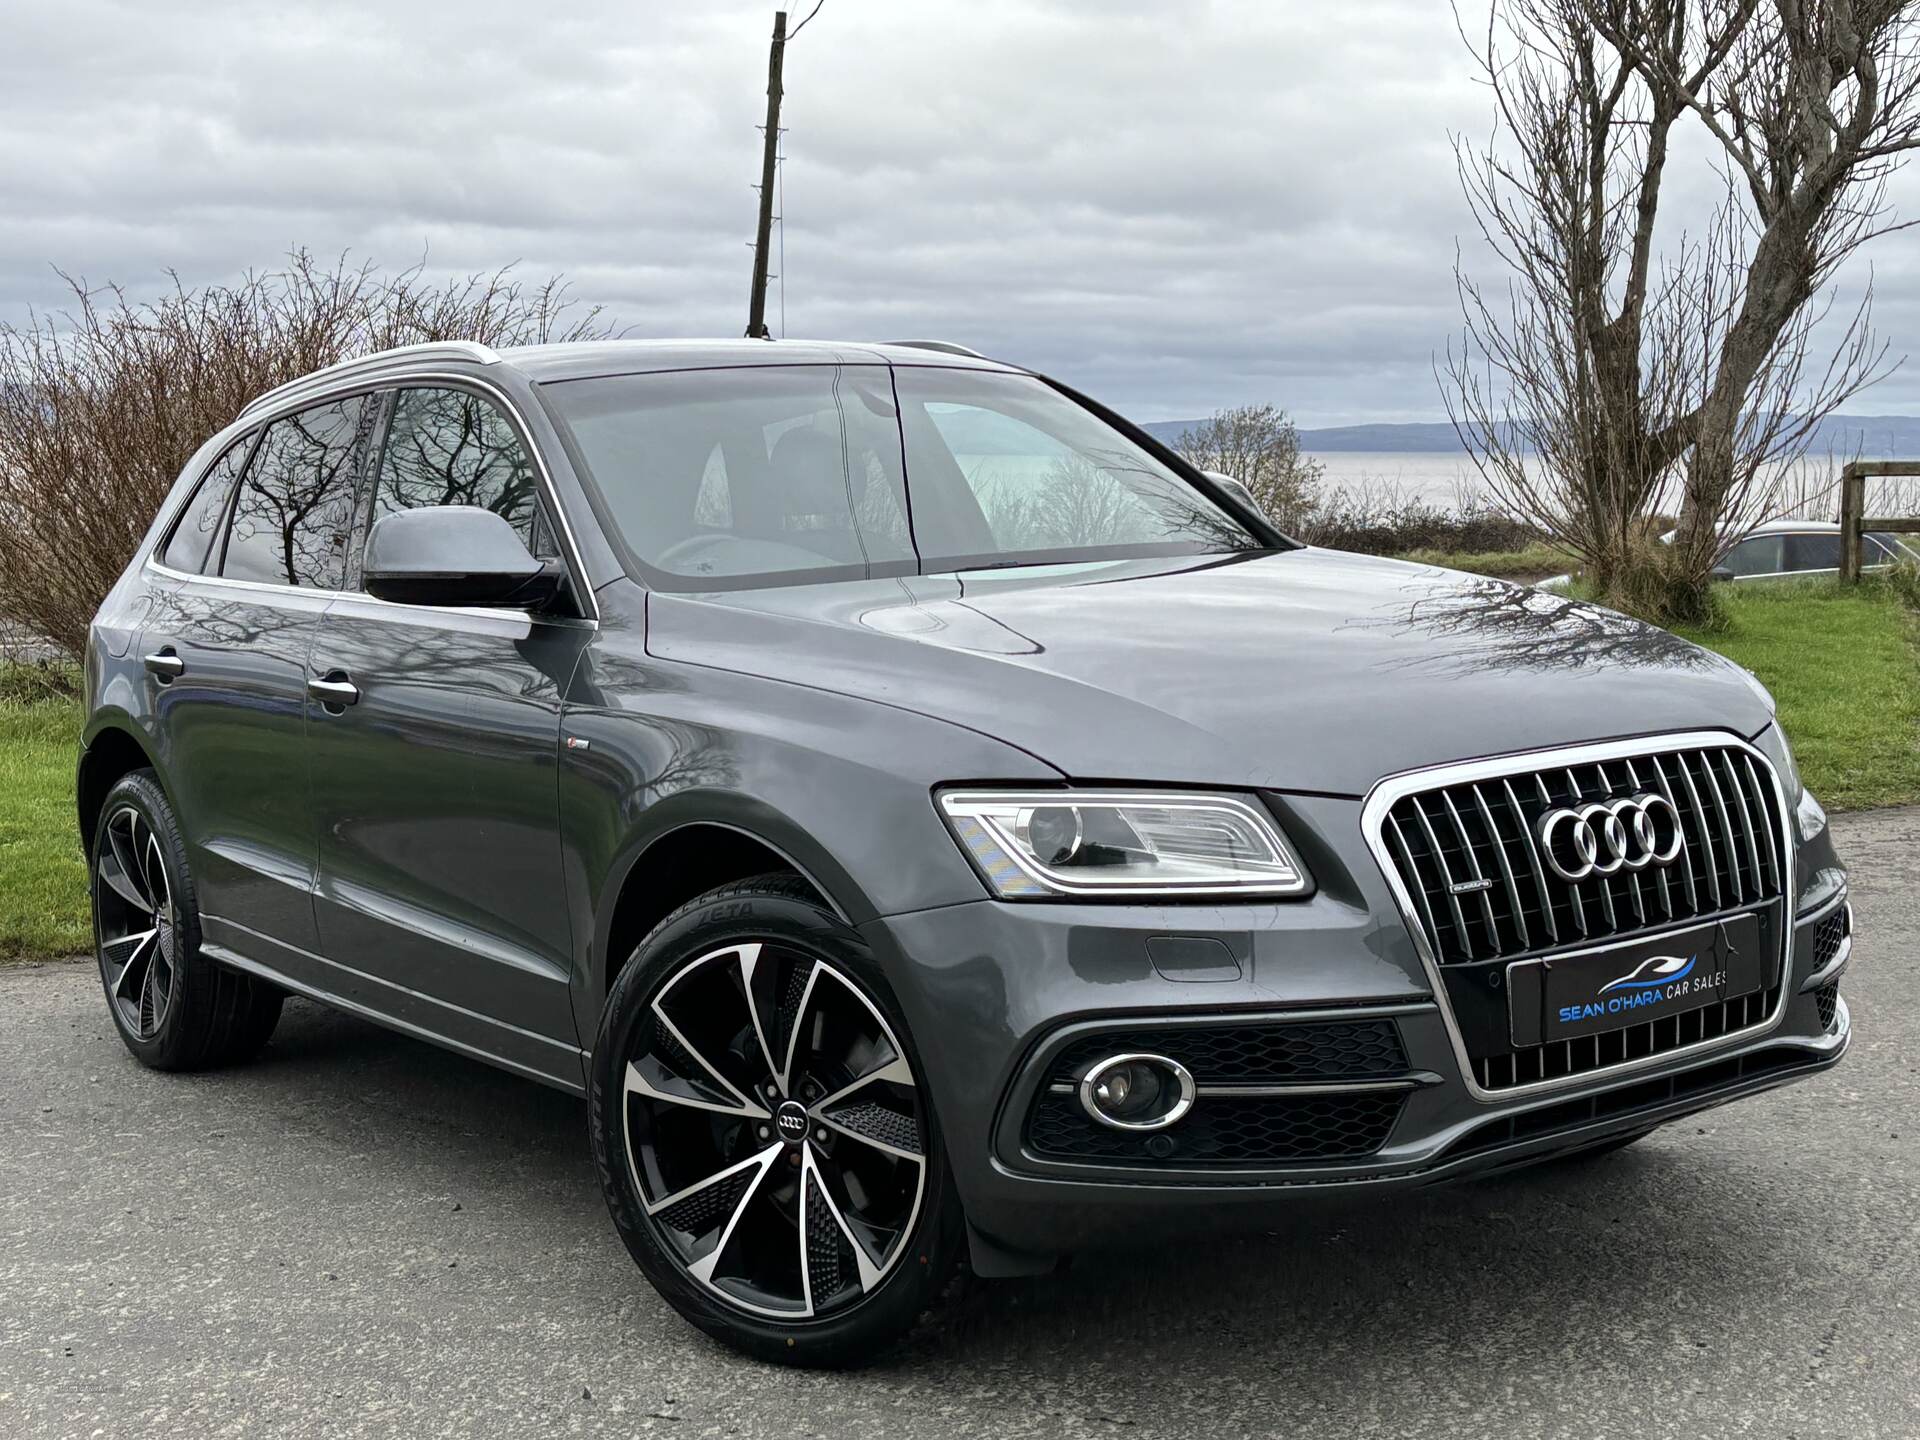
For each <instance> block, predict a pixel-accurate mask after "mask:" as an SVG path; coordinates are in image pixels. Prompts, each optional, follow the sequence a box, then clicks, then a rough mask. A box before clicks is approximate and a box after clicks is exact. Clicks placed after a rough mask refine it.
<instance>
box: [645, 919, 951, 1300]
mask: <svg viewBox="0 0 1920 1440" xmlns="http://www.w3.org/2000/svg"><path fill="white" fill-rule="evenodd" d="M648 1009H649V1014H648V1016H647V1019H646V1021H645V1022H644V1023H643V1024H642V1026H641V1027H640V1032H639V1035H638V1037H637V1040H636V1044H635V1047H634V1051H633V1054H632V1056H631V1058H630V1059H629V1060H628V1061H627V1064H626V1071H625V1076H624V1083H623V1102H622V1103H623V1106H624V1110H625V1115H624V1121H625V1128H626V1139H627V1164H628V1167H629V1175H630V1178H631V1179H632V1181H633V1184H634V1188H635V1190H636V1191H637V1192H638V1193H639V1194H640V1196H641V1197H642V1198H643V1203H644V1205H645V1208H646V1213H647V1217H648V1219H649V1220H650V1221H651V1222H652V1224H653V1225H654V1226H655V1227H657V1229H658V1231H659V1232H660V1234H661V1237H662V1238H663V1240H664V1241H665V1243H666V1244H667V1245H668V1246H669V1247H670V1248H671V1249H672V1251H673V1252H674V1253H675V1254H676V1255H678V1256H679V1258H680V1261H681V1263H682V1264H683V1265H684V1266H685V1267H686V1271H687V1274H688V1275H689V1276H691V1277H692V1278H693V1279H694V1280H695V1281H696V1282H697V1283H699V1284H700V1285H702V1286H705V1287H706V1288H707V1289H709V1290H711V1291H712V1292H713V1293H714V1294H715V1295H717V1296H718V1297H720V1299H722V1300H723V1301H725V1302H726V1303H727V1304H729V1305H733V1306H736V1307H738V1308H739V1309H742V1310H745V1311H748V1312H750V1313H752V1314H755V1315H763V1316H768V1317H773V1318H779V1319H802V1320H804V1319H811V1318H813V1317H814V1316H817V1315H822V1314H827V1313H831V1312H832V1311H833V1309H834V1308H835V1307H837V1306H841V1305H845V1304H847V1303H849V1302H851V1301H854V1300H857V1299H858V1298H859V1297H860V1296H861V1295H863V1294H870V1293H872V1292H873V1291H874V1290H876V1289H877V1288H878V1287H879V1285H880V1283H881V1282H882V1281H883V1280H884V1279H885V1278H886V1276H887V1273H888V1272H889V1271H890V1270H892V1269H893V1267H894V1266H895V1265H897V1264H898V1263H899V1262H900V1259H901V1256H902V1255H903V1254H904V1253H905V1250H906V1238H907V1236H908V1235H909V1234H910V1233H911V1232H912V1230H913V1224H914V1221H915V1219H916V1218H917V1217H918V1215H919V1210H920V1204H921V1200H922V1198H923V1196H924V1194H925V1190H926V1137H925V1128H924V1125H923V1123H922V1117H921V1109H920V1097H919V1087H918V1086H917V1085H916V1084H915V1081H914V1075H913V1067H912V1065H911V1064H910V1063H909V1062H908V1060H907V1058H906V1056H905V1055H904V1054H903V1053H902V1050H901V1047H900V1043H899V1041H898V1040H896V1039H895V1038H894V1034H893V1030H892V1028H891V1027H890V1026H889V1025H888V1024H887V1021H886V1019H885V1017H884V1016H883V1015H881V1013H880V1011H879V1009H878V1008H877V1007H876V1006H875V1005H874V1004H873V1002H872V1001H870V1000H869V999H867V997H866V996H865V995H864V994H862V993H861V991H860V990H859V989H858V988H857V986H856V985H855V984H854V983H853V982H852V981H851V980H850V979H849V978H848V977H847V976H845V975H844V974H842V973H841V972H840V971H838V970H836V969H834V968H833V967H831V966H830V965H828V964H827V963H826V962H825V961H824V960H821V959H818V958H816V957H814V956H811V955H808V954H804V953H801V952H798V951H795V950H791V949H786V948H783V947H781V946H779V945H777V944H774V943H770V942H765V941H749V942H746V943H744V944H736V945H729V946H726V947H724V948H722V949H717V950H713V951H710V952H708V953H707V954H704V955H701V956H700V957H699V958H697V959H695V960H694V961H692V962H691V963H690V964H688V965H686V966H684V967H683V968H681V969H680V970H679V971H678V972H676V973H675V974H674V975H673V977H672V978H671V979H669V980H668V981H667V983H666V984H665V985H664V986H662V987H661V989H660V991H659V992H658V993H657V994H656V995H655V996H654V997H653V1000H652V1002H651V1004H650V1005H649V1007H648Z"/></svg>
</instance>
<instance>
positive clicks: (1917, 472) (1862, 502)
mask: <svg viewBox="0 0 1920 1440" xmlns="http://www.w3.org/2000/svg"><path fill="white" fill-rule="evenodd" d="M1904 475H1913V476H1920V460H1855V461H1854V462H1853V463H1852V464H1850V465H1847V466H1845V467H1844V468H1842V470H1841V471H1840V582H1841V583H1842V584H1843V585H1844V584H1848V583H1850V582H1852V581H1855V580H1858V579H1859V578H1860V537H1861V536H1862V535H1864V534H1865V533H1867V532H1868V531H1871V530H1878V531H1881V532H1883V533H1887V534H1893V535H1920V520H1910V519H1902V518H1900V517H1898V516H1880V515H1868V514H1867V513H1866V509H1867V481H1868V480H1878V479H1886V478H1890V477H1893V476H1904Z"/></svg>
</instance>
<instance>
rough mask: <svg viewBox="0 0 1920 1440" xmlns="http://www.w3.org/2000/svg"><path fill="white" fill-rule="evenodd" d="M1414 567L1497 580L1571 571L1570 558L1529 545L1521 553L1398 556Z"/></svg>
mask: <svg viewBox="0 0 1920 1440" xmlns="http://www.w3.org/2000/svg"><path fill="white" fill-rule="evenodd" d="M1397 558H1398V559H1401V560H1411V561H1413V562H1414V563H1415V564H1416V565H1441V566H1444V567H1445V568H1447V569H1449V570H1464V571H1466V572H1467V573H1468V574H1469V575H1492V576H1494V577H1495V578H1497V579H1500V580H1544V579H1546V578H1547V577H1548V576H1549V575H1564V574H1565V573H1566V572H1567V571H1569V570H1571V569H1573V558H1572V557H1571V556H1569V555H1568V554H1567V553H1566V551H1564V550H1556V549H1554V548H1553V547H1552V546H1551V545H1529V546H1527V548H1526V549H1524V550H1489V551H1486V552H1484V553H1477V554H1455V553H1453V552H1451V551H1447V550H1409V551H1408V552H1407V553H1406V554H1404V555H1401V556H1398V557H1397Z"/></svg>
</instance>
